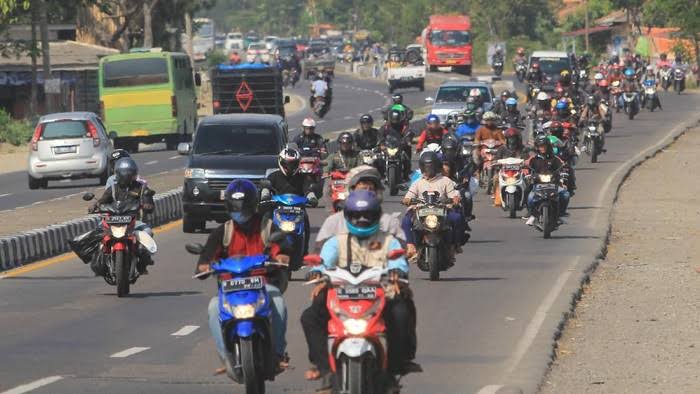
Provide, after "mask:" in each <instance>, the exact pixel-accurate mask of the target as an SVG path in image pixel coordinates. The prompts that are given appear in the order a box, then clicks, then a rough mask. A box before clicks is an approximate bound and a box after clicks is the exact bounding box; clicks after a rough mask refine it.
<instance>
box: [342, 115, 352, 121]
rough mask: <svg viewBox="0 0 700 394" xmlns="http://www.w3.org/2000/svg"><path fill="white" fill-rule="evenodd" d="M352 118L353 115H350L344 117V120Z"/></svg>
mask: <svg viewBox="0 0 700 394" xmlns="http://www.w3.org/2000/svg"><path fill="white" fill-rule="evenodd" d="M350 119H352V116H349V115H348V116H346V117H344V118H343V120H350Z"/></svg>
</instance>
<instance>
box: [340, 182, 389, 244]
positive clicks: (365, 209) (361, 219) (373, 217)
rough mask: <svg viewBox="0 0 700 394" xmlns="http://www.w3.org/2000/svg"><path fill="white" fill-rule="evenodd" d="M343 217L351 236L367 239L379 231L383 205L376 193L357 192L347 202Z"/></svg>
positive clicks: (351, 194) (353, 192)
mask: <svg viewBox="0 0 700 394" xmlns="http://www.w3.org/2000/svg"><path fill="white" fill-rule="evenodd" d="M343 215H344V216H345V224H346V225H347V227H348V231H349V232H350V234H352V235H354V236H356V237H360V238H367V237H369V236H371V235H374V234H375V233H376V232H377V231H379V219H380V218H381V217H382V205H381V203H380V201H379V198H377V195H376V194H374V192H371V191H368V190H355V191H352V192H350V195H348V199H347V200H346V201H345V208H344V209H343Z"/></svg>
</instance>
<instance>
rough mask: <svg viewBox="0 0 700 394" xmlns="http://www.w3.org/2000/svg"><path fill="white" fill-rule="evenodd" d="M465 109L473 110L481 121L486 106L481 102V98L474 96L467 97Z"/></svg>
mask: <svg viewBox="0 0 700 394" xmlns="http://www.w3.org/2000/svg"><path fill="white" fill-rule="evenodd" d="M464 109H465V111H473V112H474V114H475V116H476V119H477V120H478V121H479V122H481V118H482V117H483V116H484V107H482V106H481V104H479V99H478V98H476V97H473V96H469V97H467V102H466V104H465V106H464Z"/></svg>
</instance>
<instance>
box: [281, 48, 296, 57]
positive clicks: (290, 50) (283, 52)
mask: <svg viewBox="0 0 700 394" xmlns="http://www.w3.org/2000/svg"><path fill="white" fill-rule="evenodd" d="M279 53H280V56H281V57H286V56H292V55H294V53H296V48H291V47H280V48H279Z"/></svg>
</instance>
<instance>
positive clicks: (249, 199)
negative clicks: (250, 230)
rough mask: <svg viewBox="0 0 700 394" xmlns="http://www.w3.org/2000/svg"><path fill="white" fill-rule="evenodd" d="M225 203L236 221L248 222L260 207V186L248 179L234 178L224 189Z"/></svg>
mask: <svg viewBox="0 0 700 394" xmlns="http://www.w3.org/2000/svg"><path fill="white" fill-rule="evenodd" d="M224 205H225V206H226V210H227V211H228V214H229V216H230V217H231V219H232V220H233V221H234V222H236V223H238V224H242V223H246V222H247V221H248V220H250V218H251V217H253V215H254V214H255V210H256V209H257V207H258V188H257V187H255V184H253V182H251V181H249V180H247V179H234V180H233V181H231V183H229V184H228V186H227V187H226V190H225V191H224Z"/></svg>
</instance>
